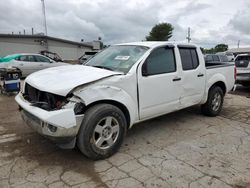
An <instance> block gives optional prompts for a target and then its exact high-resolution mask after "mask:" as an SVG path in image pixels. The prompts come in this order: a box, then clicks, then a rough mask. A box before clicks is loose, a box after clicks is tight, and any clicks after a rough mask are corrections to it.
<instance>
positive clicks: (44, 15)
mask: <svg viewBox="0 0 250 188" xmlns="http://www.w3.org/2000/svg"><path fill="white" fill-rule="evenodd" d="M41 2H42V9H43V24H44V30H45V36H47V34H48V33H47V22H46V12H45V3H44V0H41Z"/></svg>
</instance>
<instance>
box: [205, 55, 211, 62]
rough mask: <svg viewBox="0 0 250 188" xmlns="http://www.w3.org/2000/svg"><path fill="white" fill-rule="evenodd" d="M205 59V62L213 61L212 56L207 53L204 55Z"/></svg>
mask: <svg viewBox="0 0 250 188" xmlns="http://www.w3.org/2000/svg"><path fill="white" fill-rule="evenodd" d="M205 60H206V62H211V61H213V57H212V56H211V55H207V56H206V57H205Z"/></svg>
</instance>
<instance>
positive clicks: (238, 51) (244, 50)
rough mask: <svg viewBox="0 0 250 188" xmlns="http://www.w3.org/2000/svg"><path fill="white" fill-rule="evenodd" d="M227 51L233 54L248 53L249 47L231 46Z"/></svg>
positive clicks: (249, 51)
mask: <svg viewBox="0 0 250 188" xmlns="http://www.w3.org/2000/svg"><path fill="white" fill-rule="evenodd" d="M227 52H232V53H233V54H234V55H235V56H236V55H237V54H245V53H250V47H248V48H231V49H229V50H228V51H227Z"/></svg>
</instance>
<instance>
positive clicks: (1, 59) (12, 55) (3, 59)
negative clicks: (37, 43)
mask: <svg viewBox="0 0 250 188" xmlns="http://www.w3.org/2000/svg"><path fill="white" fill-rule="evenodd" d="M20 55H21V54H11V55H7V56H4V57H0V63H2V62H9V61H11V60H13V59H15V58H17V57H19V56H20Z"/></svg>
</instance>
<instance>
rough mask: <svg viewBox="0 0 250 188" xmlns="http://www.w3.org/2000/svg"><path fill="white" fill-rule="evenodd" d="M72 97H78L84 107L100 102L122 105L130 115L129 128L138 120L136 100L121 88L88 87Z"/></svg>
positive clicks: (76, 92)
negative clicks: (113, 102) (108, 101)
mask: <svg viewBox="0 0 250 188" xmlns="http://www.w3.org/2000/svg"><path fill="white" fill-rule="evenodd" d="M74 95H75V96H78V97H80V98H81V99H82V100H83V102H84V104H85V105H86V106H88V105H90V104H92V103H94V102H98V101H102V100H111V101H115V102H118V103H121V104H123V105H124V106H125V107H126V108H127V110H128V112H129V115H130V123H129V125H130V127H131V126H132V124H133V123H134V122H135V121H136V120H137V119H138V110H137V101H136V100H137V99H133V98H132V97H131V96H130V95H129V94H128V93H127V92H126V91H125V90H123V89H121V88H117V87H114V86H105V85H102V86H95V87H88V88H84V89H80V90H78V91H75V92H74Z"/></svg>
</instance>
